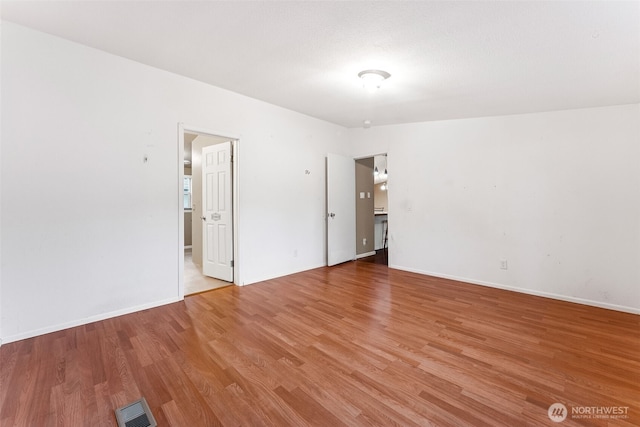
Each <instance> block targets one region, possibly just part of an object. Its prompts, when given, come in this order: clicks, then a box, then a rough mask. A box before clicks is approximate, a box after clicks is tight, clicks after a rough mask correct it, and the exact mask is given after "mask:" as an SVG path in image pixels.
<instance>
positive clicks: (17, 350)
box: [0, 262, 640, 427]
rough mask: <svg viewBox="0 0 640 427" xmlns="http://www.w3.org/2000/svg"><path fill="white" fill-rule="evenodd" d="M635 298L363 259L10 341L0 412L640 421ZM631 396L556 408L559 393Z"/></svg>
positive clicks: (173, 417)
mask: <svg viewBox="0 0 640 427" xmlns="http://www.w3.org/2000/svg"><path fill="white" fill-rule="evenodd" d="M639 331H640V316H637V315H631V314H626V313H620V312H614V311H609V310H604V309H599V308H594V307H588V306H582V305H577V304H571V303H566V302H560V301H555V300H550V299H545V298H539V297H534V296H529V295H523V294H518V293H513V292H507V291H501V290H497V289H492V288H486V287H481V286H474V285H469V284H464V283H459V282H453V281H449V280H443V279H436V278H432V277H427V276H421V275H418V274H413V273H407V272H401V271H397V270H392V269H388V268H387V267H385V266H381V265H376V264H374V263H368V262H350V263H346V264H343V265H340V266H336V267H332V268H320V269H315V270H311V271H308V272H303V273H299V274H294V275H291V276H287V277H283V278H279V279H274V280H270V281H267V282H264V283H260V284H255V285H251V286H246V287H236V286H231V287H226V288H222V289H218V290H215V291H212V292H206V293H202V294H198V295H194V296H191V297H187V298H186V299H185V300H184V302H180V303H175V304H170V305H167V306H163V307H159V308H155V309H150V310H145V311H142V312H138V313H134V314H130V315H126V316H121V317H117V318H113V319H109V320H105V321H101V322H96V323H91V324H88V325H84V326H80V327H76V328H71V329H67V330H64V331H60V332H56V333H51V334H48V335H44V336H40V337H36V338H32V339H27V340H23V341H19V342H14V343H9V344H5V345H3V346H2V347H1V348H0V425H1V426H2V427H8V426H14V425H18V426H114V425H115V417H114V414H113V410H114V409H115V408H117V407H120V406H122V405H124V404H126V403H129V402H131V401H133V400H136V399H138V398H140V397H141V396H144V397H145V398H146V399H147V402H148V403H149V405H150V407H151V410H152V412H153V414H154V416H155V417H156V419H157V421H158V423H159V425H160V426H215V425H225V426H262V425H265V426H307V425H311V426H343V425H348V426H371V425H377V426H393V425H396V426H428V425H434V426H510V427H513V426H525V425H530V426H545V425H546V426H549V425H558V426H574V425H588V426H591V425H610V426H637V425H640V333H639ZM555 402H559V403H563V404H564V405H566V407H567V408H568V410H569V411H571V410H572V409H571V408H572V407H613V406H615V407H618V408H627V409H626V412H627V415H626V416H627V417H628V418H622V419H615V420H613V419H608V420H607V419H586V418H582V419H577V418H572V416H571V415H569V416H568V417H567V419H566V420H565V421H564V422H562V423H558V424H556V423H553V422H551V421H550V419H549V417H548V415H547V411H548V408H549V406H550V405H551V404H552V403H555Z"/></svg>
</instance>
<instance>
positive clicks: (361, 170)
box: [356, 154, 389, 265]
mask: <svg viewBox="0 0 640 427" xmlns="http://www.w3.org/2000/svg"><path fill="white" fill-rule="evenodd" d="M388 177H389V170H388V166H387V156H386V154H382V155H377V156H373V157H367V158H363V159H358V160H356V188H357V191H356V233H357V236H356V245H357V246H358V248H359V250H358V254H357V258H358V260H360V261H364V262H371V263H375V264H384V265H388V263H389V257H388V250H389V220H388V213H389V199H388V190H389V183H388Z"/></svg>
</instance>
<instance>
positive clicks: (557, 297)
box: [389, 264, 640, 314]
mask: <svg viewBox="0 0 640 427" xmlns="http://www.w3.org/2000/svg"><path fill="white" fill-rule="evenodd" d="M389 268H394V269H396V270H403V271H408V272H411V273H418V274H423V275H426V276H433V277H439V278H441V279H449V280H455V281H458V282H464V283H469V284H472V285H480V286H487V287H490V288H497V289H502V290H505V291H512V292H519V293H521V294H527V295H535V296H538V297H544V298H551V299H555V300H559V301H566V302H573V303H576V304H582V305H590V306H592V307H599V308H606V309H608V310H615V311H621V312H624V313H631V314H640V308H635V307H628V306H625V305H617V304H609V303H606V302H601V301H594V300H589V299H584V298H577V297H572V296H568V295H560V294H554V293H551V292H544V291H537V290H534V289H526V288H516V287H513V286H506V285H501V284H499V283H493V282H484V281H481V280H474V279H469V278H466V277H458V276H453V275H450V274H442V273H434V272H432V271H424V270H419V269H415V268H410V267H403V266H401V265H395V264H394V265H389Z"/></svg>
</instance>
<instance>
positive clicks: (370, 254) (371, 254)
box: [356, 251, 376, 259]
mask: <svg viewBox="0 0 640 427" xmlns="http://www.w3.org/2000/svg"><path fill="white" fill-rule="evenodd" d="M375 254H376V251H371V252H366V253H364V254H359V255H356V259H360V258H366V257H368V256H373V255H375Z"/></svg>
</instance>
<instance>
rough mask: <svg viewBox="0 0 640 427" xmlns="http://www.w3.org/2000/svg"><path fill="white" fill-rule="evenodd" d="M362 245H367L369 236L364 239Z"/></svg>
mask: <svg viewBox="0 0 640 427" xmlns="http://www.w3.org/2000/svg"><path fill="white" fill-rule="evenodd" d="M362 246H367V238H366V237H365V238H364V239H362Z"/></svg>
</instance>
